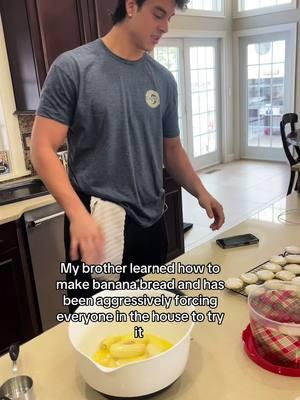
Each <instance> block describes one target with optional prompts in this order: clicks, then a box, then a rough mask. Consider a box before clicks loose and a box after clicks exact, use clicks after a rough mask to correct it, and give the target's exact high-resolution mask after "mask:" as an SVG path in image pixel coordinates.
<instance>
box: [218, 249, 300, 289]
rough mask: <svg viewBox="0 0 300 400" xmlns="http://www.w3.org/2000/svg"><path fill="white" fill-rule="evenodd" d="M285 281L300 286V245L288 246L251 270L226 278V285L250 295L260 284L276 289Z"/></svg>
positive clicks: (228, 287)
mask: <svg viewBox="0 0 300 400" xmlns="http://www.w3.org/2000/svg"><path fill="white" fill-rule="evenodd" d="M283 282H292V283H294V284H296V285H299V286H300V247H298V246H287V247H286V248H285V249H284V251H283V252H282V253H281V254H279V255H275V256H272V257H271V258H270V259H269V260H267V261H265V262H263V263H261V264H259V265H257V266H256V267H254V268H252V269H250V270H249V271H247V272H245V273H243V274H241V275H239V276H236V277H231V278H228V279H226V281H225V287H226V288H227V289H228V290H230V291H233V292H236V293H238V294H241V295H242V296H246V297H247V296H248V295H249V294H250V293H251V291H252V290H254V289H256V288H257V287H259V286H260V285H263V284H264V285H265V286H266V287H268V288H269V289H276V288H278V285H282V283H283Z"/></svg>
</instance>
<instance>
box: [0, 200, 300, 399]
mask: <svg viewBox="0 0 300 400" xmlns="http://www.w3.org/2000/svg"><path fill="white" fill-rule="evenodd" d="M49 200H50V199H49ZM276 207H277V208H276V210H279V212H283V211H284V210H296V211H297V210H298V213H299V211H300V196H298V195H297V193H293V195H291V196H289V198H287V199H284V200H282V201H281V202H277V206H276ZM276 212H277V211H276ZM242 233H252V234H254V235H255V236H257V237H258V238H259V243H258V244H257V245H254V246H246V247H243V248H235V249H228V250H223V249H221V248H220V247H218V246H217V245H216V243H215V239H214V240H211V241H209V242H207V243H205V244H204V245H201V246H199V247H197V248H195V249H193V250H191V251H189V252H187V253H186V254H184V255H183V256H181V257H179V258H178V259H177V260H176V262H180V263H182V264H184V265H186V264H207V263H209V262H212V263H214V264H218V265H220V266H221V268H222V270H221V273H220V274H219V275H218V276H216V277H215V279H218V280H220V279H226V278H228V277H230V276H239V275H240V274H241V273H243V272H246V271H248V270H250V269H252V268H254V267H255V266H257V265H259V264H261V263H262V262H265V261H267V260H268V259H269V258H270V257H271V256H272V255H275V254H279V253H281V252H282V251H283V250H284V248H285V247H286V246H287V245H298V246H299V244H300V239H299V222H298V224H293V223H279V221H278V218H277V214H276V213H274V205H273V206H270V207H269V208H268V210H266V212H264V213H260V214H259V215H257V216H256V217H254V218H251V219H249V220H247V221H245V222H243V223H242V224H239V225H238V226H236V227H234V228H232V229H230V230H229V231H227V232H226V234H222V236H232V235H237V234H242ZM171 277H172V276H171V275H170V276H166V275H158V276H157V275H156V276H155V279H156V280H168V278H171ZM198 277H199V276H198V275H193V274H192V275H181V276H180V279H181V280H184V279H186V280H196V279H197V278H198ZM204 277H205V278H207V279H210V280H211V279H213V277H212V276H211V275H208V274H207V273H205V274H204V275H202V278H204ZM148 278H149V279H153V278H154V277H153V276H151V275H150V276H148ZM148 278H147V279H148ZM175 278H177V279H178V276H175ZM200 293H201V294H203V295H205V294H206V295H207V294H208V293H207V292H206V291H203V290H201V291H200ZM188 294H190V295H191V293H190V292H188ZM197 294H198V293H195V291H194V294H193V295H194V296H195V295H197ZM210 295H212V292H210ZM217 296H218V299H219V306H218V309H217V311H218V312H224V313H225V319H224V322H223V324H222V325H218V324H216V323H209V322H207V321H206V322H204V323H196V325H195V327H194V329H193V332H192V341H191V351H190V355H189V359H188V363H187V366H186V369H185V371H184V373H183V375H182V376H181V377H180V378H179V379H178V380H177V381H176V382H175V383H174V384H173V385H172V386H171V387H170V388H168V389H167V390H165V391H163V392H161V393H159V394H156V395H153V396H152V397H151V398H152V399H157V400H195V399H199V398H201V399H202V398H203V399H205V400H241V399H243V400H253V399H255V400H297V399H299V397H300V384H299V378H292V377H286V376H280V375H276V374H274V373H271V372H268V371H266V370H264V369H262V368H261V367H259V366H257V365H256V364H254V363H253V362H252V361H251V360H250V359H249V358H248V356H247V355H246V354H245V352H244V349H243V342H242V332H243V330H244V329H245V328H246V326H247V324H248V323H249V313H248V306H247V299H246V298H245V297H243V296H241V295H239V294H236V293H232V292H229V291H227V290H223V291H218V292H217ZM20 358H21V365H20V373H23V374H28V375H30V376H31V377H32V378H33V381H34V387H35V392H36V398H37V399H43V400H53V399H72V400H84V399H88V400H104V399H105V397H104V396H103V395H101V394H100V393H98V392H96V391H94V390H93V389H92V388H90V387H89V386H88V385H87V384H86V383H85V382H84V380H83V379H82V377H81V375H80V373H79V371H78V369H77V366H76V358H75V354H74V352H73V349H72V346H71V344H70V341H69V339H68V325H67V324H66V323H62V324H60V325H58V326H56V327H55V328H53V329H51V330H49V331H47V332H45V333H43V334H42V335H40V336H38V337H37V338H35V339H33V340H31V341H30V342H28V343H26V344H24V345H22V346H21V352H20ZM11 374H12V372H11V362H10V360H9V357H8V356H7V355H6V356H3V357H1V358H0V382H3V381H4V380H6V379H8V378H9V377H10V376H11Z"/></svg>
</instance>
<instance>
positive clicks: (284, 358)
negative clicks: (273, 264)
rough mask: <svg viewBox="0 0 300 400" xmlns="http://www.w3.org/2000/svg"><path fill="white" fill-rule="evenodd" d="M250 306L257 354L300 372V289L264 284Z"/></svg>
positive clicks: (292, 286) (290, 285)
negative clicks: (297, 369)
mask: <svg viewBox="0 0 300 400" xmlns="http://www.w3.org/2000/svg"><path fill="white" fill-rule="evenodd" d="M248 303H249V308H250V326H251V331H252V334H253V337H254V343H255V346H256V350H257V352H258V353H259V354H260V355H261V356H262V357H263V358H265V359H266V360H267V361H269V362H271V363H272V364H276V365H279V366H282V367H290V368H299V369H300V286H298V285H293V284H290V283H282V285H279V286H278V288H276V289H268V288H267V287H265V286H264V285H262V286H261V287H259V288H258V289H257V290H254V291H253V292H252V293H251V294H250V296H249V300H248Z"/></svg>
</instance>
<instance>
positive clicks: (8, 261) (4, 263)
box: [0, 258, 12, 267]
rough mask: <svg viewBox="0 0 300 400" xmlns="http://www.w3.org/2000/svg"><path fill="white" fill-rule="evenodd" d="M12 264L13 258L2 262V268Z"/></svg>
mask: <svg viewBox="0 0 300 400" xmlns="http://www.w3.org/2000/svg"><path fill="white" fill-rule="evenodd" d="M11 262H12V258H9V259H8V260H5V261H2V262H0V267H3V266H4V265H6V264H9V263H11Z"/></svg>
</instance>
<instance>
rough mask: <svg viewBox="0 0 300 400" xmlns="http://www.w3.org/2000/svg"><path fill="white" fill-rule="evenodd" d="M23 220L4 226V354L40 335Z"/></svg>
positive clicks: (0, 279)
mask: <svg viewBox="0 0 300 400" xmlns="http://www.w3.org/2000/svg"><path fill="white" fill-rule="evenodd" d="M21 232H22V226H21V223H20V221H16V222H10V223H8V224H4V225H1V226H0V243H1V246H0V319H1V330H0V354H1V353H3V352H6V351H7V350H8V348H9V346H10V345H11V344H12V343H14V342H19V343H24V342H26V341H27V340H30V339H32V338H33V337H35V336H36V335H37V334H39V333H40V331H41V330H40V323H39V317H38V311H37V308H36V302H35V292H34V286H33V283H32V277H31V276H30V268H29V266H28V263H27V258H26V251H25V247H24V246H25V242H24V241H23V236H22V233H21Z"/></svg>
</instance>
